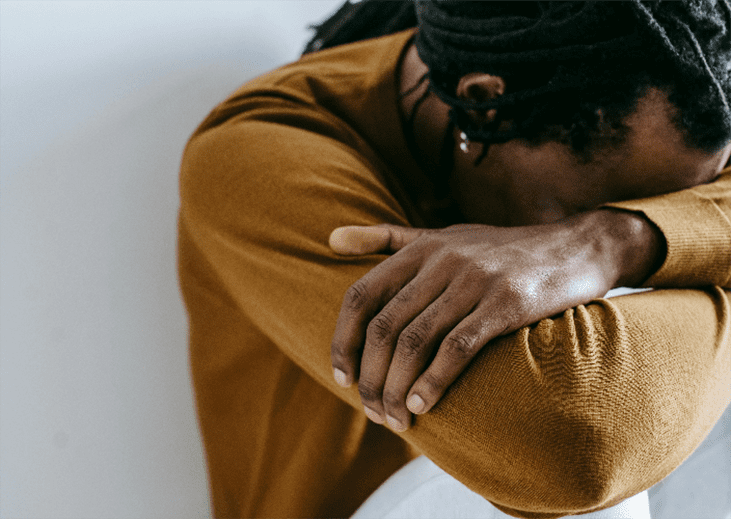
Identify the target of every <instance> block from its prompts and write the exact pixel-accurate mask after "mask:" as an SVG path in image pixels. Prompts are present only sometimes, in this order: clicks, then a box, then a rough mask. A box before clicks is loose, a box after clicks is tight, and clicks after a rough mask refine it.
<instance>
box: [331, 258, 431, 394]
mask: <svg viewBox="0 0 731 520" xmlns="http://www.w3.org/2000/svg"><path fill="white" fill-rule="evenodd" d="M417 268H418V266H417V265H415V264H414V262H413V261H411V260H410V259H409V258H407V257H403V258H402V257H399V256H392V257H390V258H387V259H386V260H384V261H383V262H381V263H380V264H379V265H377V266H376V267H375V268H373V269H372V270H371V271H369V272H368V273H367V274H366V275H365V276H364V277H363V278H361V279H360V280H358V281H357V282H355V283H354V284H353V285H351V286H350V288H349V289H348V290H347V291H346V293H345V296H344V297H343V303H342V305H341V306H340V313H339V315H338V319H337V322H336V324H335V332H334V334H333V339H332V343H331V346H330V359H331V363H332V367H333V377H334V378H335V381H336V382H337V383H338V384H339V385H340V386H343V387H348V386H350V385H351V384H353V382H354V381H356V380H357V379H358V368H359V367H360V357H361V352H362V350H363V344H364V342H365V338H366V328H367V326H368V323H369V322H370V321H371V319H372V318H373V317H374V316H375V315H376V314H377V313H378V311H379V310H380V309H381V308H382V307H383V306H384V305H386V304H387V303H388V302H389V301H390V300H391V299H392V298H393V297H394V296H395V295H396V294H397V293H398V291H400V290H401V288H402V287H403V286H404V285H406V284H407V283H408V282H409V281H410V280H411V279H412V278H413V277H414V276H415V275H416V270H417Z"/></svg>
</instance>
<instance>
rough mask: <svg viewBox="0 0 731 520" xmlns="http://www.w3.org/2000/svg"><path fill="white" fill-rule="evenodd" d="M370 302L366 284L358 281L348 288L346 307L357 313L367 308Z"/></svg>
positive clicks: (345, 300)
mask: <svg viewBox="0 0 731 520" xmlns="http://www.w3.org/2000/svg"><path fill="white" fill-rule="evenodd" d="M367 302H368V288H367V286H366V283H365V282H363V281H362V280H358V281H357V282H355V283H354V284H353V285H351V286H350V287H348V290H347V291H346V292H345V299H344V305H345V307H347V308H348V309H350V310H353V311H357V310H360V309H362V308H363V307H365V305H366V303H367Z"/></svg>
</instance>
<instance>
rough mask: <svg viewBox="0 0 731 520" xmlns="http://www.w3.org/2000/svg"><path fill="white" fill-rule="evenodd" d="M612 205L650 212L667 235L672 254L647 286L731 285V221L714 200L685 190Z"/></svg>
mask: <svg viewBox="0 0 731 520" xmlns="http://www.w3.org/2000/svg"><path fill="white" fill-rule="evenodd" d="M606 206H607V207H612V208H619V209H625V210H629V211H636V212H640V213H642V214H644V215H645V217H647V218H648V219H649V220H650V221H652V222H653V223H654V224H655V225H656V226H657V227H658V228H660V231H662V233H663V235H664V236H665V240H666V243H667V256H666V257H665V261H664V262H663V264H662V266H661V267H660V269H659V270H658V271H657V272H656V273H655V274H654V275H652V276H651V277H650V278H649V279H648V280H647V281H646V282H645V284H644V285H645V287H697V286H703V285H720V286H722V287H728V286H729V285H731V222H729V219H728V217H727V216H726V215H725V214H724V212H723V211H722V210H721V208H720V207H719V206H718V205H717V204H716V203H715V202H714V201H713V200H710V199H709V198H706V197H704V196H703V195H700V194H698V193H695V192H694V191H692V190H685V191H679V192H676V193H670V194H667V195H663V196H661V197H653V198H648V199H638V200H632V201H627V202H615V203H611V204H607V205H606Z"/></svg>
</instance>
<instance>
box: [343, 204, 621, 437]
mask: <svg viewBox="0 0 731 520" xmlns="http://www.w3.org/2000/svg"><path fill="white" fill-rule="evenodd" d="M593 231H595V230H593V229H592V226H591V223H590V221H589V220H587V218H586V217H579V218H574V217H572V218H571V219H567V220H566V221H563V222H559V223H555V224H545V225H538V226H527V227H513V228H500V227H492V226H485V225H479V224H466V225H456V226H451V227H448V228H445V229H439V230H428V229H415V228H405V227H399V226H392V225H381V226H370V227H357V226H349V227H343V228H338V229H336V230H335V231H333V233H332V235H331V236H330V246H331V248H332V249H333V250H334V251H335V252H336V253H339V254H342V255H363V254H372V253H391V254H392V256H389V257H388V258H387V259H386V260H384V261H383V262H382V263H380V264H379V265H378V266H376V267H375V268H374V269H372V270H371V271H370V272H368V273H367V274H366V275H365V276H364V277H363V278H361V279H360V280H358V281H357V282H355V283H354V284H353V285H352V286H351V287H350V288H349V289H348V291H347V293H346V294H345V297H344V300H343V303H342V307H341V309H340V314H339V316H338V320H337V325H336V329H335V334H334V337H333V341H332V349H331V356H332V365H333V372H334V375H335V379H336V381H337V382H338V383H339V384H341V385H342V386H350V385H351V384H352V383H354V382H357V383H358V390H359V393H360V396H361V400H362V403H363V406H364V409H365V413H366V415H367V416H368V417H369V418H370V419H371V420H373V421H375V422H377V423H379V424H382V423H384V422H388V425H389V426H390V427H391V428H393V429H394V430H396V431H404V430H406V429H407V428H408V427H409V426H410V424H411V419H412V416H411V413H415V414H422V413H425V412H427V411H429V410H430V409H431V408H432V407H433V406H434V405H435V404H436V403H437V402H438V401H439V399H440V398H441V397H442V396H443V394H444V393H445V391H446V390H447V389H448V387H449V386H450V385H451V384H452V382H453V381H454V380H455V379H456V378H457V377H458V376H459V375H460V374H461V373H462V372H463V371H464V370H465V369H466V368H467V366H468V364H469V363H470V362H471V361H472V359H473V358H474V357H475V356H476V355H477V354H478V352H479V351H480V350H481V349H482V348H483V347H485V345H486V344H487V343H488V342H489V341H490V340H492V339H493V338H495V337H497V336H500V335H502V334H507V333H510V332H513V331H515V330H517V329H519V328H521V327H523V326H526V325H529V324H531V323H534V322H536V321H539V320H541V319H543V318H546V317H549V316H552V315H554V314H557V313H560V312H562V311H564V310H566V309H568V308H570V307H574V306H576V305H579V304H584V303H587V302H589V301H590V300H592V299H594V298H599V297H602V296H603V295H604V294H605V293H606V292H607V291H608V290H609V289H611V288H612V287H613V286H614V283H615V282H616V281H617V276H618V275H617V273H616V269H613V268H612V266H610V265H608V264H607V262H606V260H607V258H608V257H609V256H611V255H608V254H607V251H606V250H605V249H606V248H605V247H603V246H602V245H601V244H599V243H598V241H597V239H596V237H595V234H594V233H593Z"/></svg>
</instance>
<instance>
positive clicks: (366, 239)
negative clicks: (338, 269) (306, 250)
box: [328, 224, 429, 255]
mask: <svg viewBox="0 0 731 520" xmlns="http://www.w3.org/2000/svg"><path fill="white" fill-rule="evenodd" d="M427 231H429V230H427V229H420V228H409V227H402V226H395V225H391V224H380V225H377V226H344V227H339V228H337V229H335V230H334V231H333V232H332V233H330V238H329V240H328V242H329V244H330V248H331V249H332V250H333V251H334V252H335V253H338V254H340V255H367V254H373V253H395V252H396V251H399V250H400V249H403V248H404V247H406V246H407V245H408V244H410V243H411V242H413V241H414V240H416V239H417V238H419V237H420V236H421V235H423V234H424V233H425V232H427Z"/></svg>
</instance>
